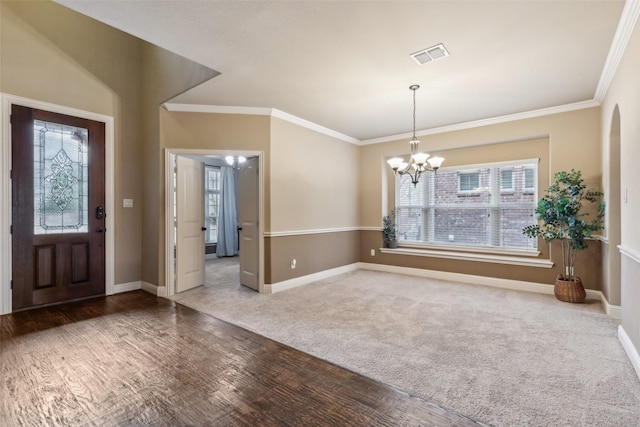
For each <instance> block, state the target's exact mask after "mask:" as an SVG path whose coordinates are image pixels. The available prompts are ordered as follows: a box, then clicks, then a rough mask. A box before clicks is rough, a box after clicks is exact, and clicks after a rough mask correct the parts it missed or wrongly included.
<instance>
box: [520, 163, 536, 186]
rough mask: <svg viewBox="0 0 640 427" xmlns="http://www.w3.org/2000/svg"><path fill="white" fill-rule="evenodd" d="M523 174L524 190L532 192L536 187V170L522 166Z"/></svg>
mask: <svg viewBox="0 0 640 427" xmlns="http://www.w3.org/2000/svg"><path fill="white" fill-rule="evenodd" d="M522 173H523V174H524V188H523V189H524V191H527V192H534V191H535V189H536V170H535V169H534V168H529V167H525V168H522Z"/></svg>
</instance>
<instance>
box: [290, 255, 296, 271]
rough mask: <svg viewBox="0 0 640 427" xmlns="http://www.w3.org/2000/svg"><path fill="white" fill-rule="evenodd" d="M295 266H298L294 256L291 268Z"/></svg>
mask: <svg viewBox="0 0 640 427" xmlns="http://www.w3.org/2000/svg"><path fill="white" fill-rule="evenodd" d="M295 268H296V259H295V258H294V259H292V260H291V269H292V270H293V269H295Z"/></svg>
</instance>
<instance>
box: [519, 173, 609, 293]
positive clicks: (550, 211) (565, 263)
mask: <svg viewBox="0 0 640 427" xmlns="http://www.w3.org/2000/svg"><path fill="white" fill-rule="evenodd" d="M546 193H547V194H546V195H545V196H544V197H543V198H542V199H540V201H539V202H538V206H537V208H536V217H537V218H538V221H540V222H541V224H535V225H530V226H527V227H525V228H524V229H523V230H522V232H523V234H525V235H526V236H528V237H531V238H537V237H542V238H543V239H544V240H545V242H547V243H550V242H552V241H554V240H559V241H560V244H561V246H562V272H563V273H562V274H558V277H557V278H556V283H555V286H554V288H553V289H554V294H555V296H556V298H558V299H559V300H560V301H566V302H574V303H580V302H584V300H585V298H586V296H587V295H586V292H585V289H584V286H583V285H582V280H580V278H579V277H578V276H576V275H575V274H574V270H573V268H574V265H575V260H576V255H577V253H578V252H579V251H582V250H584V249H586V248H587V243H586V241H585V239H586V238H588V237H591V236H592V234H593V233H594V232H595V231H598V230H601V229H602V228H603V221H602V219H603V217H604V203H603V202H601V201H600V198H601V196H602V193H601V192H599V191H597V190H596V189H594V188H587V187H586V185H585V184H584V180H583V179H582V174H581V172H580V171H576V170H573V169H571V171H569V172H565V171H560V172H557V173H556V174H555V175H554V182H553V183H552V184H551V185H550V186H549V188H548V189H547V192H546ZM586 202H588V203H591V204H593V203H599V209H598V213H597V214H596V215H595V218H594V217H591V215H590V214H588V213H585V212H584V209H583V208H584V204H585V203H586Z"/></svg>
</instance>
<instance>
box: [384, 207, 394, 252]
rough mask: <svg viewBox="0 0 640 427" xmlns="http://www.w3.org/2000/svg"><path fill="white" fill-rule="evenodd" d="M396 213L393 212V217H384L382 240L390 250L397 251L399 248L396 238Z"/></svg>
mask: <svg viewBox="0 0 640 427" xmlns="http://www.w3.org/2000/svg"><path fill="white" fill-rule="evenodd" d="M394 219H395V211H393V210H392V211H391V215H385V216H383V217H382V240H384V243H385V245H387V247H388V248H391V249H395V248H397V247H398V240H397V237H396V224H395V221H394Z"/></svg>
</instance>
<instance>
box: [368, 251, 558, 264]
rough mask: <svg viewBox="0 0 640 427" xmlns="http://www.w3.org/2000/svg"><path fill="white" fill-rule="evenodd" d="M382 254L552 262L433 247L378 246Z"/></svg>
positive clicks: (496, 261)
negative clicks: (391, 247)
mask: <svg viewBox="0 0 640 427" xmlns="http://www.w3.org/2000/svg"><path fill="white" fill-rule="evenodd" d="M380 252H382V253H383V254H392V255H410V256H424V257H431V258H445V259H455V260H460V261H474V262H489V263H494V264H507V265H520V266H523V267H537V268H552V267H553V265H554V264H553V262H551V260H548V259H539V258H524V257H517V256H509V255H496V254H480V253H471V252H459V251H442V250H434V249H414V248H397V249H389V248H380Z"/></svg>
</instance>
